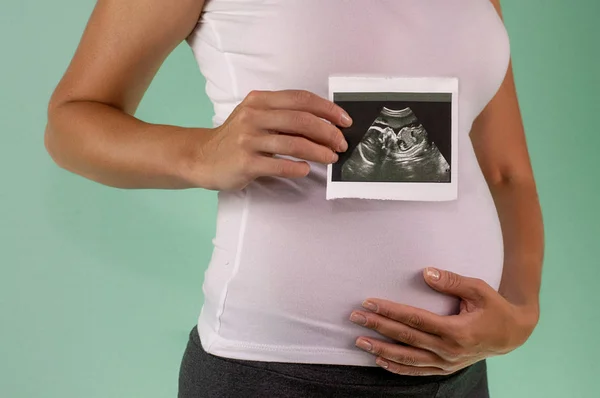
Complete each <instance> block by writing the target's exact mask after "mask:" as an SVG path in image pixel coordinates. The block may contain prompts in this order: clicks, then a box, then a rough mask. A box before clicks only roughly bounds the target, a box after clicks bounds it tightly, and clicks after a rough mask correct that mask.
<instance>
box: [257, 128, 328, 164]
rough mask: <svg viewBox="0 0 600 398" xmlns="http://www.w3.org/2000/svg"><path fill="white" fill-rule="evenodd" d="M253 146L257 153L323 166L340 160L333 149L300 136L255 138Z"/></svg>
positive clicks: (279, 135) (271, 135) (274, 135)
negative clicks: (307, 161) (306, 161)
mask: <svg viewBox="0 0 600 398" xmlns="http://www.w3.org/2000/svg"><path fill="white" fill-rule="evenodd" d="M252 145H253V149H254V150H256V151H260V152H265V153H269V154H278V155H287V156H293V157H295V158H298V159H304V160H309V161H313V162H319V163H323V164H329V163H335V162H337V160H338V155H337V153H335V152H333V151H332V150H331V149H329V148H327V147H324V146H323V145H319V144H315V143H314V142H312V141H309V140H307V139H306V138H303V137H298V136H290V135H281V134H269V135H265V136H261V137H257V138H255V139H254V143H253V144H252Z"/></svg>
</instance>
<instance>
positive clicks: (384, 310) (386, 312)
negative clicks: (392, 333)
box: [377, 305, 391, 318]
mask: <svg viewBox="0 0 600 398" xmlns="http://www.w3.org/2000/svg"><path fill="white" fill-rule="evenodd" d="M377 312H378V313H379V314H381V316H384V317H386V318H391V316H390V315H391V312H390V308H389V307H388V306H387V305H379V306H378V311H377Z"/></svg>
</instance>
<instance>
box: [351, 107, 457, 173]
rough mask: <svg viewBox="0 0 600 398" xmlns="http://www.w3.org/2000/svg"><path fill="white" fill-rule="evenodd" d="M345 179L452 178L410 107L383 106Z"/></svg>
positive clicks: (353, 156)
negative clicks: (397, 108) (391, 107)
mask: <svg viewBox="0 0 600 398" xmlns="http://www.w3.org/2000/svg"><path fill="white" fill-rule="evenodd" d="M341 180H342V181H361V182H449V181H450V166H449V164H448V162H447V161H446V159H445V158H444V156H443V155H442V153H441V152H440V151H439V149H438V147H437V146H436V145H435V143H434V142H433V141H431V139H430V137H429V135H428V134H427V131H426V130H425V128H424V127H423V125H422V124H421V122H420V121H419V120H418V119H417V117H416V115H415V113H414V112H413V110H412V109H411V108H410V107H406V108H403V109H399V110H394V109H389V108H387V107H385V106H384V107H382V108H381V111H380V112H379V115H378V116H377V118H376V119H375V120H374V121H373V123H372V124H371V125H370V126H369V128H368V129H367V131H366V133H365V134H364V136H363V137H362V139H361V141H360V143H359V144H358V145H357V146H356V147H355V148H354V151H353V152H352V154H351V155H350V158H348V159H347V160H346V162H345V163H344V164H343V166H342V171H341Z"/></svg>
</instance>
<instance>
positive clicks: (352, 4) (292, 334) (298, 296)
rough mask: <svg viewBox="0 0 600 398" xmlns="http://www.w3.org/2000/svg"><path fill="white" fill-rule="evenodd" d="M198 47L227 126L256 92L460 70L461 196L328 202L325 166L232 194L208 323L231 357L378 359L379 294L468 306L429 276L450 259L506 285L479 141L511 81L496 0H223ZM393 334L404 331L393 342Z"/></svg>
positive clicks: (216, 345)
mask: <svg viewBox="0 0 600 398" xmlns="http://www.w3.org/2000/svg"><path fill="white" fill-rule="evenodd" d="M187 40H188V43H189V45H190V47H191V48H192V50H193V53H194V56H195V57H196V59H197V61H198V65H199V67H200V70H201V72H202V74H203V75H204V76H205V78H206V92H207V94H208V96H209V98H210V99H211V101H212V102H213V104H214V110H215V115H214V118H213V124H214V126H218V125H220V124H221V123H223V122H224V120H225V119H226V118H227V117H228V115H229V114H230V113H231V111H232V110H233V109H234V108H235V107H236V105H238V104H239V103H240V102H241V101H242V100H243V99H244V97H245V96H246V95H247V94H248V93H249V92H250V91H251V90H253V89H259V90H280V89H291V88H293V89H306V90H310V91H312V92H314V93H316V94H318V95H320V96H322V97H324V98H327V96H328V76H329V75H330V74H338V75H339V74H383V75H389V76H395V75H398V76H440V75H442V76H455V77H458V79H459V98H458V114H459V122H458V124H459V131H458V133H459V140H458V159H459V168H458V173H459V179H458V181H459V183H458V200H455V201H448V202H406V201H378V200H373V201H372V200H361V199H340V200H333V201H327V200H326V199H325V187H326V178H327V177H326V166H325V165H320V164H316V163H311V172H310V174H309V175H308V176H307V177H306V178H302V179H281V178H261V179H258V180H256V181H255V182H253V183H252V184H250V185H249V186H248V187H247V188H246V189H244V190H243V191H239V192H235V193H234V192H227V193H226V192H220V193H219V196H218V198H219V202H218V215H217V232H216V236H215V238H214V240H213V243H214V250H213V254H212V258H211V261H210V264H209V267H208V269H207V271H206V273H205V279H204V285H203V292H204V305H203V307H202V311H201V313H200V316H199V319H198V329H199V333H200V337H201V340H202V345H203V347H204V349H205V350H206V351H207V352H209V353H211V354H213V355H218V356H223V357H230V358H237V359H245V360H261V361H277V362H297V363H320V364H345V365H362V366H376V365H375V363H374V357H373V355H372V354H369V353H367V352H364V351H362V350H361V349H359V348H357V347H356V346H355V345H354V343H355V340H356V338H357V337H358V336H360V335H363V336H373V337H375V338H379V339H383V340H387V339H386V338H385V337H383V336H381V335H380V334H379V333H377V332H375V331H372V330H370V329H367V328H365V327H361V326H358V325H355V324H354V323H352V322H351V321H350V320H349V319H348V317H349V316H350V313H351V312H352V311H353V310H355V309H361V303H362V301H363V300H364V299H366V298H369V297H377V298H383V299H387V300H392V301H396V302H400V303H404V304H409V305H413V306H418V307H421V308H425V309H427V310H430V311H433V312H436V313H439V314H450V313H453V312H455V311H456V310H457V303H458V300H457V299H456V298H454V297H450V296H446V295H442V294H440V293H438V292H436V291H434V290H433V289H431V288H430V287H429V286H427V285H426V284H425V282H424V281H423V278H422V276H421V272H422V269H423V268H425V267H427V266H435V267H439V268H442V269H448V270H452V271H454V272H457V273H460V274H463V275H466V276H473V277H478V278H482V279H483V280H485V281H487V282H488V283H489V284H490V285H491V286H493V287H494V288H497V287H498V285H499V283H500V277H501V272H502V264H503V241H502V236H501V230H500V225H499V220H498V216H497V213H496V208H495V206H494V203H493V200H492V197H491V195H490V191H489V188H488V186H487V184H486V181H485V179H484V177H483V174H482V173H481V170H480V168H479V165H478V162H477V159H476V157H475V153H474V151H473V147H472V144H471V141H470V139H469V137H468V134H469V131H470V129H471V125H472V122H473V120H474V118H475V117H476V116H477V115H478V114H479V113H480V112H481V111H482V110H483V108H484V107H485V106H486V104H487V103H488V102H489V101H490V100H491V98H492V97H493V96H494V94H495V93H496V91H497V90H498V88H499V86H500V84H501V83H502V81H503V78H504V76H505V73H506V71H507V66H508V62H509V57H510V47H509V40H508V36H507V32H506V30H505V28H504V25H503V23H502V21H501V19H500V18H499V16H498V14H497V13H496V11H495V9H494V7H493V6H492V4H491V3H490V2H489V1H487V0H454V1H435V0H419V1H413V0H373V1H359V0H326V1H324V0H243V1H242V0H236V1H234V0H208V1H207V2H206V6H205V9H204V12H203V14H202V16H201V18H200V20H199V23H198V25H197V27H196V29H195V30H194V32H193V33H192V34H191V35H190V36H189V37H188V39H187ZM389 341H391V340H389Z"/></svg>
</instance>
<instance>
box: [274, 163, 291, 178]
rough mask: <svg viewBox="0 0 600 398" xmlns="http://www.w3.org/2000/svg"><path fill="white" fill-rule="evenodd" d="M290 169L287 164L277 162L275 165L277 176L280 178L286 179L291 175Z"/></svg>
mask: <svg viewBox="0 0 600 398" xmlns="http://www.w3.org/2000/svg"><path fill="white" fill-rule="evenodd" d="M288 170H289V167H288V166H287V164H286V163H285V162H277V163H276V164H275V175H276V176H278V177H284V176H286V175H287V174H288V173H289V171H288Z"/></svg>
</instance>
